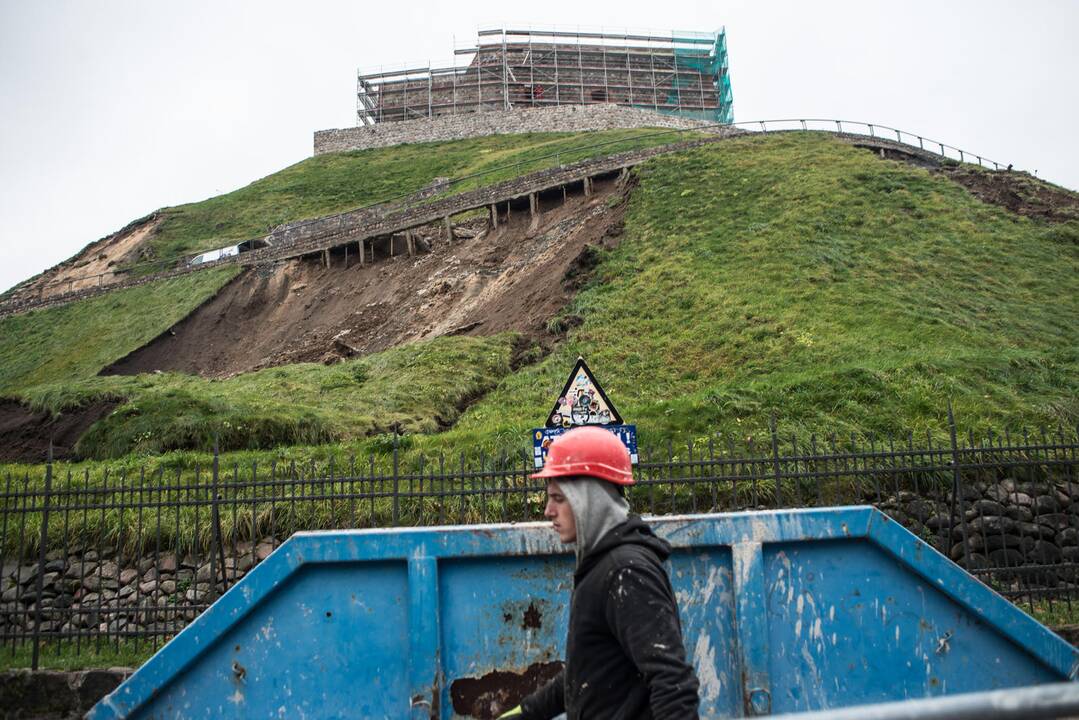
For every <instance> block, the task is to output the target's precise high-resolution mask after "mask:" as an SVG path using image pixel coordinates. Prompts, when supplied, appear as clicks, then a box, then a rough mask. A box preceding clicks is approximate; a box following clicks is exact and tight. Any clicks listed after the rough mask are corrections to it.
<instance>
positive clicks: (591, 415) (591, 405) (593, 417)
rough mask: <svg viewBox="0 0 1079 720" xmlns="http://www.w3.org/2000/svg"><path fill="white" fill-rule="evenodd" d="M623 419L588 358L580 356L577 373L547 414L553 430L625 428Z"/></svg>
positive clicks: (570, 378)
mask: <svg viewBox="0 0 1079 720" xmlns="http://www.w3.org/2000/svg"><path fill="white" fill-rule="evenodd" d="M621 424H622V416H621V415H619V414H618V410H616V409H615V407H614V403H612V402H611V401H610V399H609V398H608V397H607V393H605V392H603V388H602V387H600V385H599V383H598V382H597V381H596V377H595V376H594V375H593V374H592V371H591V370H589V369H588V365H587V364H585V361H584V358H582V357H578V358H577V363H576V364H575V365H574V366H573V371H572V372H570V374H569V379H568V380H566V386H565V387H563V388H562V394H561V395H559V396H558V400H556V401H555V404H554V407H553V408H552V409H551V412H550V413H548V414H547V422H546V425H547V427H549V428H556V427H558V428H571V427H576V426H578V425H621Z"/></svg>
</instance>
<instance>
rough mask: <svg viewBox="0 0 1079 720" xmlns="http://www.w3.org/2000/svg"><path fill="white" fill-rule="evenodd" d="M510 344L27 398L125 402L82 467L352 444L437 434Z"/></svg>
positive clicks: (126, 381) (60, 388) (459, 343)
mask: <svg viewBox="0 0 1079 720" xmlns="http://www.w3.org/2000/svg"><path fill="white" fill-rule="evenodd" d="M513 341H514V336H513V334H511V333H503V334H501V335H497V336H493V337H489V338H474V337H442V338H438V339H435V340H432V341H428V342H419V343H412V344H409V345H404V346H401V347H397V348H393V349H391V350H387V351H384V352H381V353H377V354H374V355H369V356H367V357H365V358H361V359H357V360H351V361H348V362H343V363H339V364H336V365H333V366H329V367H327V366H324V365H319V364H315V363H302V364H296V365H288V366H284V367H276V368H267V369H265V370H259V371H257V372H252V373H246V374H243V375H237V376H234V377H231V378H228V379H226V380H207V379H205V378H200V377H194V376H190V375H181V374H176V373H162V374H147V375H137V376H113V377H92V378H86V379H84V380H80V381H76V382H67V383H54V384H46V385H38V386H35V387H33V388H30V389H29V390H28V391H27V392H26V393H25V394H24V396H25V397H26V399H27V400H29V402H30V404H31V405H33V406H34V407H38V408H47V409H50V410H53V411H58V410H61V409H63V408H65V407H71V406H73V405H81V404H84V403H85V402H87V401H88V400H90V399H93V398H96V397H114V398H116V397H118V398H125V399H126V400H127V402H126V403H124V404H122V405H120V406H119V407H118V408H116V410H114V411H113V412H112V414H110V415H109V416H107V417H105V418H103V419H102V420H101V421H99V422H97V423H95V424H94V425H93V426H92V427H91V428H90V430H89V431H88V432H87V433H86V434H85V435H83V436H82V438H81V439H80V440H79V442H78V444H77V445H76V448H75V449H76V451H77V452H78V454H79V455H80V456H82V457H88V458H97V459H103V458H115V457H121V456H124V455H129V454H131V455H137V456H146V455H156V454H159V453H163V452H168V451H172V450H192V449H194V450H203V451H205V450H207V449H209V448H212V447H213V444H214V440H215V438H216V439H217V440H218V441H219V443H220V447H221V448H222V449H223V450H240V449H248V450H254V449H268V448H275V447H278V446H287V445H318V444H323V443H330V442H342V441H350V440H355V439H358V438H365V437H368V436H374V435H378V434H381V433H388V432H391V430H392V429H393V428H394V427H396V428H397V429H398V431H399V432H403V433H433V432H436V431H438V430H439V429H440V428H441V427H443V426H445V425H449V424H452V423H453V422H455V421H456V420H457V417H458V415H459V414H460V410H461V409H462V408H463V406H464V405H465V404H466V402H467V400H468V399H469V398H472V397H475V396H477V395H481V394H483V393H485V392H487V391H488V390H490V389H491V387H493V386H494V384H495V383H496V382H497V381H498V380H499V379H501V378H502V377H503V376H505V375H506V374H507V373H508V372H509V370H510V357H511V354H512V347H513Z"/></svg>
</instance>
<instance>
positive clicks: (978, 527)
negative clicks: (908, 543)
mask: <svg viewBox="0 0 1079 720" xmlns="http://www.w3.org/2000/svg"><path fill="white" fill-rule="evenodd" d="M1077 490H1079V486H1076V485H1075V484H1074V483H1073V482H1072V479H1071V478H1062V479H1044V480H1038V481H1031V480H1023V479H1021V478H1017V477H1004V478H1001V479H999V480H981V481H977V482H972V483H967V484H964V485H963V486H962V487H961V489H960V492H959V494H958V496H957V497H956V512H955V515H954V516H953V515H952V512H951V501H950V500H951V498H950V493H949V492H941V493H940V494H939V496H937V497H934V496H933V495H934V494H932V493H925V492H922V493H915V492H910V491H900V492H899V493H897V494H894V495H892V496H891V497H889V498H887V499H885V500H884V501H883V502H881V503H879V507H880V508H881V509H882V510H884V511H885V512H887V513H888V514H889V515H891V516H892V517H893V518H895V519H896V520H898V521H899V522H901V523H902V524H903V525H905V526H906V527H907V528H908V529H909V530H911V531H912V532H914V533H915V534H916V535H919V536H921V537H923V538H925V539H926V540H927V541H929V542H930V543H932V544H933V545H934V546H935V547H937V548H938V549H941V550H942V551H943V552H945V553H947V554H948V555H949V556H950V557H951V559H952V560H954V561H956V562H957V563H959V564H960V565H962V566H963V567H964V568H966V569H967V570H969V571H971V572H974V573H975V574H978V575H979V577H982V579H985V576H986V575H988V576H990V577H992V578H993V579H995V580H997V581H998V585H999V586H1002V587H1004V589H1007V590H1013V591H1021V590H1022V589H1023V587H1024V586H1026V585H1030V584H1034V585H1038V586H1048V587H1051V588H1052V587H1058V588H1062V589H1070V588H1079V494H1077V492H1076V491H1077ZM979 571H984V572H979Z"/></svg>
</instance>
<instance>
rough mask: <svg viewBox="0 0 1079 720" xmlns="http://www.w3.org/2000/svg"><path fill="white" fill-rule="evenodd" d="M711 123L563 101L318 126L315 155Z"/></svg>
mask: <svg viewBox="0 0 1079 720" xmlns="http://www.w3.org/2000/svg"><path fill="white" fill-rule="evenodd" d="M709 125H714V123H708V122H704V121H701V120H693V119H690V118H684V117H679V116H677V115H666V114H663V113H659V112H655V111H652V110H642V109H640V108H633V107H623V106H621V105H604V104H594V105H560V106H557V107H550V108H528V109H522V110H501V111H493V112H482V113H465V114H461V115H442V116H438V117H434V118H422V119H419V120H402V121H399V122H387V123H379V124H377V125H362V126H359V127H352V128H341V129H337V130H318V131H316V132H315V155H325V154H326V153H334V152H345V151H348V150H368V149H370V148H380V147H390V146H392V145H401V144H403V143H422V142H437V141H440V140H463V139H465V138H474V137H484V136H487V135H513V134H521V133H533V132H584V131H588V130H617V129H631V128H649V127H656V128H672V129H677V130H691V129H694V128H704V127H708V126H709Z"/></svg>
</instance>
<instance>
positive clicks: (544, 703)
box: [521, 670, 566, 720]
mask: <svg viewBox="0 0 1079 720" xmlns="http://www.w3.org/2000/svg"><path fill="white" fill-rule="evenodd" d="M521 712H522V715H521V717H522V718H523V720H551V718H553V717H557V716H558V715H561V714H562V713H564V712H566V671H565V670H562V671H560V672H559V673H558V674H557V675H555V676H554V677H553V678H552V679H551V682H549V683H547V684H546V685H544V686H543V687H541V688H540V689H539V690H537V691H536V692H534V693H532V694H531V695H529V696H528V697H526V698H525V699H524V700H522V701H521Z"/></svg>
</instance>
